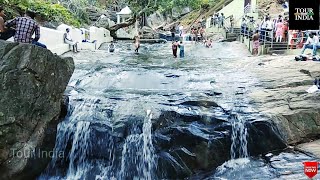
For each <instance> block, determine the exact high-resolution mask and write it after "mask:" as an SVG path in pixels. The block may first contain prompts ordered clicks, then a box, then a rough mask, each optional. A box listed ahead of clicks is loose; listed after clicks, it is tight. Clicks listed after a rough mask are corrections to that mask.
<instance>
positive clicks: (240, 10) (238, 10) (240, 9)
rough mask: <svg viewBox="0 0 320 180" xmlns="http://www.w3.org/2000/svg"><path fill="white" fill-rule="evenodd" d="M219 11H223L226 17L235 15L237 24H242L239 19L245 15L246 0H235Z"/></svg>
mask: <svg viewBox="0 0 320 180" xmlns="http://www.w3.org/2000/svg"><path fill="white" fill-rule="evenodd" d="M218 13H219V14H220V13H223V14H224V16H225V17H228V16H231V15H233V17H234V19H235V21H236V22H235V23H237V24H235V26H236V27H237V26H240V25H241V22H240V21H238V20H239V19H241V17H242V16H243V15H244V0H234V1H232V2H231V3H230V4H228V5H227V6H225V7H224V8H222V9H221V10H220V11H218Z"/></svg>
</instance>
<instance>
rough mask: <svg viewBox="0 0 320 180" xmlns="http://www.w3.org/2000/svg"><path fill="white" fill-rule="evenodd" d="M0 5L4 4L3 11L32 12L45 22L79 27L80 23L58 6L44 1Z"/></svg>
mask: <svg viewBox="0 0 320 180" xmlns="http://www.w3.org/2000/svg"><path fill="white" fill-rule="evenodd" d="M0 3H1V4H4V6H5V9H8V8H9V7H10V8H16V9H18V11H21V12H24V11H26V10H32V11H34V12H36V13H37V14H39V15H40V16H41V17H42V18H44V19H46V20H50V21H56V22H63V23H66V24H70V25H73V26H76V27H79V26H80V21H79V20H78V19H77V18H75V17H74V16H73V15H72V14H71V12H70V11H69V10H68V9H66V8H65V7H63V6H62V5H60V4H52V3H50V2H47V1H44V0H0ZM9 11H10V10H9Z"/></svg>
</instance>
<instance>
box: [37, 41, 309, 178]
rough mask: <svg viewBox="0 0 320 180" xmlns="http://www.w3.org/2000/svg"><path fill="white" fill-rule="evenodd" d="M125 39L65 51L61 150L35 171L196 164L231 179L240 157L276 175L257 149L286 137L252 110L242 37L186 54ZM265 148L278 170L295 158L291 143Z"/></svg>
mask: <svg viewBox="0 0 320 180" xmlns="http://www.w3.org/2000/svg"><path fill="white" fill-rule="evenodd" d="M131 46H132V44H130V43H118V44H116V47H117V49H116V52H115V53H112V54H111V53H108V52H107V48H106V47H102V49H101V50H98V51H95V52H94V53H87V52H82V53H80V54H75V55H73V57H74V59H76V71H75V73H74V75H73V77H72V79H71V82H70V83H69V87H68V91H67V93H68V94H69V95H70V111H69V114H68V116H67V118H66V119H65V121H64V122H63V123H60V125H59V129H58V132H59V133H58V138H57V144H56V151H58V152H61V151H62V152H65V154H68V156H66V157H64V158H56V159H54V160H53V161H52V162H51V164H50V166H49V167H48V168H47V170H46V171H45V172H44V173H43V175H42V176H41V177H40V179H47V178H48V177H55V178H57V179H59V178H62V179H75V178H88V179H92V178H97V177H99V178H102V179H103V178H107V179H110V178H116V179H126V178H129V179H134V178H137V179H139V178H140V179H182V178H187V177H193V176H194V175H195V174H198V173H199V172H205V175H201V174H200V175H201V176H202V177H203V178H209V177H210V176H212V175H213V177H214V178H216V177H229V178H227V179H233V178H232V177H238V176H239V177H240V175H242V174H243V171H244V170H245V169H242V166H240V165H241V164H243V162H242V161H241V160H242V159H243V160H244V162H245V167H251V168H255V170H256V172H260V171H261V172H265V174H263V173H260V174H261V175H262V179H268V177H278V176H279V175H278V173H281V172H280V171H282V169H269V164H270V163H271V161H270V160H266V159H267V158H266V157H265V155H266V154H268V153H269V152H271V151H272V152H274V151H282V150H283V149H284V148H286V141H285V139H284V138H283V136H281V134H280V133H279V132H280V131H282V129H279V128H278V127H277V126H275V122H274V121H273V119H272V118H270V117H269V116H266V114H264V113H261V112H260V111H259V110H257V109H256V105H257V107H259V104H258V103H257V102H256V101H254V100H255V99H254V98H253V96H252V94H254V93H255V92H258V91H260V90H262V89H263V83H261V82H260V80H259V79H257V78H256V76H257V75H256V74H255V73H253V72H251V71H249V70H248V67H249V66H250V65H251V63H253V61H252V58H248V57H247V56H248V54H247V53H246V52H245V51H243V49H244V47H243V45H241V44H239V43H236V42H235V43H215V44H214V48H212V49H210V51H208V49H207V48H205V47H203V46H202V45H199V44H198V45H194V44H188V43H186V44H185V52H186V58H184V59H175V58H173V57H171V45H170V44H153V45H146V44H143V45H142V46H141V48H140V54H139V55H137V54H134V53H133V52H132V51H130V50H128V49H130V47H131ZM221 49H223V50H224V51H221ZM258 64H259V63H257V65H258ZM258 77H259V76H258ZM249 95H250V96H249ZM273 156H274V157H275V158H278V159H279V160H281V161H282V160H283V161H284V163H283V164H284V165H285V167H284V171H285V172H284V173H286V170H288V171H290V168H289V167H287V165H289V164H290V163H291V162H294V161H297V163H298V161H300V160H301V159H299V158H298V157H297V156H295V155H293V154H292V152H290V153H288V155H285V156H281V154H280V155H272V157H273ZM287 156H288V157H290V158H287ZM268 157H271V156H268ZM304 157H306V158H305V159H308V160H309V159H313V158H310V157H308V156H304ZM230 159H231V160H230ZM269 159H270V158H269ZM229 160H230V161H229ZM238 161H240V162H238ZM272 162H273V161H272ZM274 162H275V163H277V160H275V161H274ZM299 163H301V162H299ZM237 165H238V166H237ZM224 167H227V168H226V169H230V171H225V170H223V169H224ZM216 168H217V169H216ZM299 168H300V166H299ZM231 170H232V171H231ZM265 170H268V171H265ZM302 170H303V169H302ZM269 171H270V172H269ZM292 171H293V170H292ZM256 172H253V171H249V172H248V173H247V174H244V175H243V177H250V176H252V177H254V178H255V177H257V175H260V174H254V173H256ZM228 173H229V174H230V175H232V176H229V174H228ZM288 174H289V173H288ZM200 175H199V176H200ZM298 175H299V176H300V175H303V174H301V171H300V170H299V171H298Z"/></svg>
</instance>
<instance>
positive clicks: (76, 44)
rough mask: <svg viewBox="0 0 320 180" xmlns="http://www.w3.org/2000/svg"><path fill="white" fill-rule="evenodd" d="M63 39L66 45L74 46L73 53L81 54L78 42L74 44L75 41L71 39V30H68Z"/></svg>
mask: <svg viewBox="0 0 320 180" xmlns="http://www.w3.org/2000/svg"><path fill="white" fill-rule="evenodd" d="M63 39H64V42H65V43H66V44H69V45H71V46H72V50H73V52H75V53H77V52H79V51H78V42H74V41H73V40H72V37H71V35H70V29H69V28H67V29H66V33H64V35H63Z"/></svg>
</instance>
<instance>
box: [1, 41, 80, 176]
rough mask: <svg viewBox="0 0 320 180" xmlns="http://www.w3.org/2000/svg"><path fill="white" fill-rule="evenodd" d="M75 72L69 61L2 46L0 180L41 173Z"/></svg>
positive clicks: (44, 52) (16, 46)
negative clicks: (66, 90)
mask: <svg viewBox="0 0 320 180" xmlns="http://www.w3.org/2000/svg"><path fill="white" fill-rule="evenodd" d="M73 71H74V62H73V59H72V58H60V57H59V56H57V55H54V54H53V53H51V52H50V51H49V50H47V49H42V48H39V47H36V46H34V45H29V44H18V43H10V42H6V41H1V42H0V94H1V97H0V172H1V173H0V179H34V178H35V177H36V176H38V175H39V174H40V173H41V171H43V170H44V169H45V167H46V166H47V164H48V162H49V161H50V159H51V157H52V155H53V154H52V150H53V148H54V142H55V135H56V129H57V124H58V123H59V116H60V113H61V107H62V106H61V104H62V103H63V93H64V91H65V89H66V86H67V84H68V82H69V79H70V77H71V75H72V73H73ZM64 113H65V112H64Z"/></svg>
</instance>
